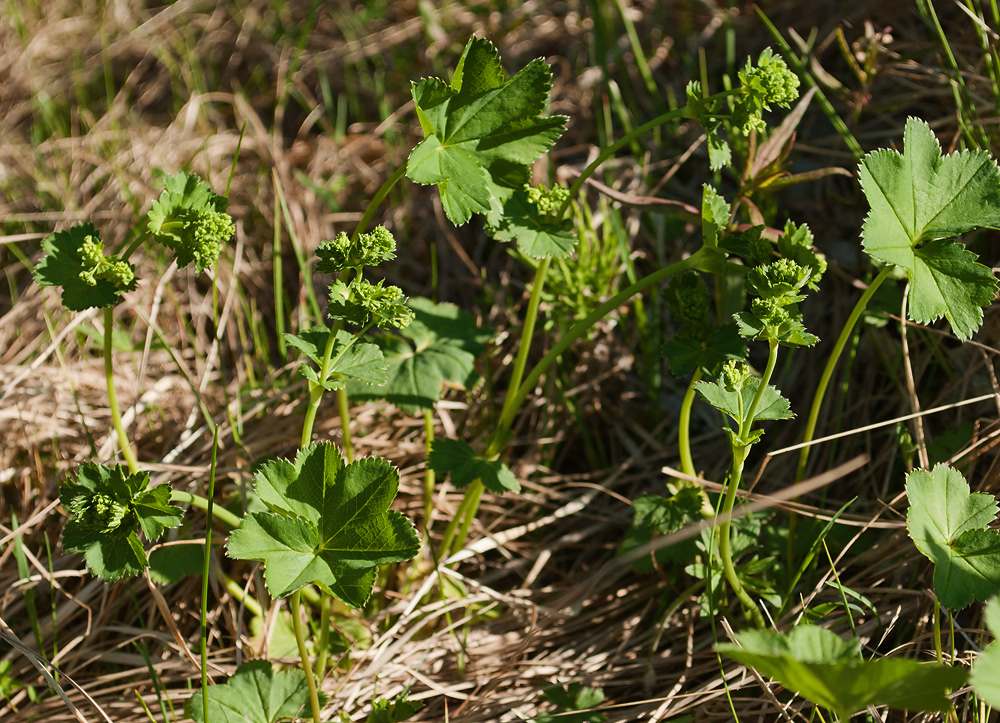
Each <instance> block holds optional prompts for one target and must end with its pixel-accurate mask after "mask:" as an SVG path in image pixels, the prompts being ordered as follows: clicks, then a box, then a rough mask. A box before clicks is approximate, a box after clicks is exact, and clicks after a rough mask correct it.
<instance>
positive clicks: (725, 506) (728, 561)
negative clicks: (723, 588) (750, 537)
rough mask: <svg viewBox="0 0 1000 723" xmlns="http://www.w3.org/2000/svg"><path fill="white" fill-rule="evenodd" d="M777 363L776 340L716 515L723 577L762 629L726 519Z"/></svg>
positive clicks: (742, 427)
mask: <svg viewBox="0 0 1000 723" xmlns="http://www.w3.org/2000/svg"><path fill="white" fill-rule="evenodd" d="M777 362H778V341H777V339H769V340H768V354H767V366H766V367H765V368H764V373H763V375H762V376H761V379H760V383H759V384H758V385H757V391H756V393H755V394H754V395H753V400H751V402H750V406H749V407H748V408H747V409H746V410H745V411H743V414H742V415H741V416H742V419H743V421H742V422H740V427H739V431H738V432H737V433H736V436H737V440H736V442H735V443H734V447H733V466H732V469H731V472H730V475H729V481H728V482H727V484H726V497H725V499H724V500H723V503H722V511H721V513H720V514H721V515H722V516H723V517H724V519H725V521H724V522H722V523H721V524H720V525H719V556H720V557H721V558H722V570H723V573H724V574H725V576H726V580H727V581H728V582H729V586H730V587H731V588H732V589H733V592H734V593H735V594H736V597H738V598H739V599H740V602H741V603H743V606H744V608H745V609H746V610H747V611H749V612H750V614H751V615H752V616H753V620H754V624H756V625H757V627H759V628H763V627H764V616H763V614H762V613H761V612H760V608H759V607H757V604H756V603H755V602H754V601H753V600H752V599H751V598H750V596H749V595H748V594H747V591H746V590H745V589H744V588H743V583H742V582H740V578H739V576H738V575H737V574H736V567H735V565H734V564H733V557H732V547H731V544H730V542H731V536H732V525H731V521H730V516H731V515H732V512H733V506H734V504H735V503H736V491H737V490H738V489H739V486H740V482H741V481H742V480H743V464H744V462H746V458H747V455H748V454H749V453H750V447H751V446H752V445H751V444H749V443H748V442H747V439H748V437H749V435H750V430H751V429H752V428H753V423H754V416H755V415H756V413H757V407H758V406H760V400H761V399H762V398H763V396H764V389H765V388H766V387H767V385H768V384H769V383H770V381H771V376H772V375H773V374H774V367H775V365H776V364H777ZM741 411H742V410H741ZM737 445H738V446H737Z"/></svg>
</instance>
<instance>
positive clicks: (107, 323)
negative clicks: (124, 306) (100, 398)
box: [104, 306, 139, 474]
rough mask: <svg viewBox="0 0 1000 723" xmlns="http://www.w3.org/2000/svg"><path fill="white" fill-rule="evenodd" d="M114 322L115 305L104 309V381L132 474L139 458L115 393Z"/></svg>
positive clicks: (119, 443)
mask: <svg viewBox="0 0 1000 723" xmlns="http://www.w3.org/2000/svg"><path fill="white" fill-rule="evenodd" d="M113 324H114V307H113V306H109V307H108V308H106V309H105V310H104V381H105V382H106V383H107V386H108V407H109V408H110V410H111V423H112V424H113V425H114V427H115V432H117V433H118V446H119V447H121V450H122V456H123V457H124V458H125V461H126V462H127V463H128V470H129V472H130V473H131V474H136V473H137V472H138V471H139V460H137V459H136V457H135V452H133V451H132V444H131V443H130V442H129V441H128V436H127V435H126V434H125V427H124V425H122V413H121V409H119V407H118V395H117V394H116V393H115V370H114V365H113V364H112V359H111V327H112V325H113Z"/></svg>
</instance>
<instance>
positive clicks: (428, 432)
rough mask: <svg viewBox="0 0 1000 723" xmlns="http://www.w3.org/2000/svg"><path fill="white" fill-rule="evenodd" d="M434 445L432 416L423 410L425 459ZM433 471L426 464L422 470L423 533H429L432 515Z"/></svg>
mask: <svg viewBox="0 0 1000 723" xmlns="http://www.w3.org/2000/svg"><path fill="white" fill-rule="evenodd" d="M433 443H434V415H433V413H432V412H431V410H430V409H425V410H424V451H425V457H429V456H430V453H431V445H432V444H433ZM435 481H436V480H435V474H434V470H433V469H431V466H430V465H429V464H428V465H427V469H426V470H424V532H425V533H428V534H429V533H430V529H431V515H432V514H433V513H434V483H435Z"/></svg>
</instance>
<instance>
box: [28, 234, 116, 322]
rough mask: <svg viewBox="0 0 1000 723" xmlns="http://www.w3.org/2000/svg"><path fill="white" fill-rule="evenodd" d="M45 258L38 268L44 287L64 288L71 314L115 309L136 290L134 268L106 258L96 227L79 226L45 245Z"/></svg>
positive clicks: (37, 277)
mask: <svg viewBox="0 0 1000 723" xmlns="http://www.w3.org/2000/svg"><path fill="white" fill-rule="evenodd" d="M42 248H43V249H45V252H46V255H45V257H44V258H43V259H42V260H41V261H40V262H39V263H38V266H36V267H35V272H34V273H35V281H37V282H38V284H39V285H40V286H61V287H62V303H63V306H65V307H66V308H67V309H69V310H70V311H84V310H86V309H101V308H104V307H107V306H114V305H115V304H116V303H118V300H119V299H120V298H121V295H122V294H123V293H124V292H126V291H131V290H132V289H134V288H135V286H136V280H135V269H134V267H133V266H132V265H131V264H129V263H127V262H125V261H122V260H121V259H119V258H118V257H117V256H105V255H104V243H103V242H102V241H101V237H100V235H99V234H98V232H97V229H96V228H95V227H94V226H93V224H89V223H78V224H76V225H75V226H73V227H72V228H70V229H68V230H66V231H57V232H56V233H54V234H52V235H51V236H47V237H46V238H45V240H44V241H42Z"/></svg>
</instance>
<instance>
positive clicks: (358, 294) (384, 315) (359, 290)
mask: <svg viewBox="0 0 1000 723" xmlns="http://www.w3.org/2000/svg"><path fill="white" fill-rule="evenodd" d="M382 284H383V282H382V281H379V282H378V283H377V284H372V283H370V282H368V281H365V280H364V279H362V278H360V277H359V278H356V279H354V280H353V281H351V283H349V284H345V283H344V282H342V281H337V282H334V283H333V284H332V285H331V286H330V305H329V307H328V308H327V316H329V317H330V318H331V319H334V320H337V319H342V320H343V321H346V322H347V323H349V324H354V325H356V326H367V325H368V324H369V323H373V324H374V325H375V326H377V327H378V328H379V329H388V328H390V327H396V328H398V329H404V328H406V326H407V325H409V323H410V322H411V321H413V316H414V314H413V311H412V310H411V309H410V307H409V306H407V305H406V297H405V296H403V291H402V290H401V289H400V288H399V287H398V286H383V285H382Z"/></svg>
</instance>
